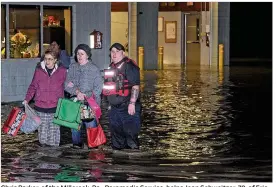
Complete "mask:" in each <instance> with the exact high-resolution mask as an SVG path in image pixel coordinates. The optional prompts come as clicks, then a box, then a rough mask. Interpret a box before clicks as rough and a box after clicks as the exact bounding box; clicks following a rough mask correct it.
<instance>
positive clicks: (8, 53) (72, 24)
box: [1, 3, 75, 60]
mask: <svg viewBox="0 0 278 187" xmlns="http://www.w3.org/2000/svg"><path fill="white" fill-rule="evenodd" d="M1 5H4V6H5V13H6V14H5V16H6V17H5V21H6V23H5V26H6V31H5V32H6V33H5V37H6V43H5V48H6V58H5V59H3V60H10V59H23V60H24V59H28V58H10V42H9V40H7V38H10V32H9V28H10V18H9V14H10V5H12V6H14V5H16V6H24V5H34V6H39V7H40V17H39V19H40V36H39V40H40V41H39V44H40V51H39V56H38V57H35V58H41V56H42V51H43V50H42V49H43V15H44V14H43V8H44V6H53V7H55V6H59V7H70V8H71V14H70V16H71V17H70V19H71V42H70V45H71V47H70V49H71V51H68V53H69V56H72V54H73V44H74V43H75V42H74V41H73V40H74V38H75V33H73V31H74V28H75V24H74V22H73V17H74V15H73V12H74V10H75V5H74V4H65V3H64V4H60V3H57V4H53V3H50V4H47V3H45V4H38V3H37V4H35V3H1ZM33 59H34V58H33Z"/></svg>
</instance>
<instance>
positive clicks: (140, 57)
mask: <svg viewBox="0 0 278 187" xmlns="http://www.w3.org/2000/svg"><path fill="white" fill-rule="evenodd" d="M138 64H139V68H140V70H144V47H138Z"/></svg>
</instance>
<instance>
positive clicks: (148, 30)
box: [137, 2, 159, 70]
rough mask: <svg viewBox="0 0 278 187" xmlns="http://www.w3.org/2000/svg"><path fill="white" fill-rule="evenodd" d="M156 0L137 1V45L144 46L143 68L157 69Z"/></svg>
mask: <svg viewBox="0 0 278 187" xmlns="http://www.w3.org/2000/svg"><path fill="white" fill-rule="evenodd" d="M158 8H159V3H158V2H138V3H137V15H138V16H137V46H143V47H144V54H145V56H144V69H145V70H153V69H157V57H158V53H157V52H158V11H159V9H158Z"/></svg>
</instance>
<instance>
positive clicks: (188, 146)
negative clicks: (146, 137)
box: [149, 70, 223, 164]
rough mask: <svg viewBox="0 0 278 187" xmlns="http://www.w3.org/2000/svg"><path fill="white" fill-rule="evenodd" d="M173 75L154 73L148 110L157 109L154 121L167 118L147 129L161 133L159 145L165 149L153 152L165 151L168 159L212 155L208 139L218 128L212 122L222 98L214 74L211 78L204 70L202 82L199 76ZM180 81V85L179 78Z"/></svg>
mask: <svg viewBox="0 0 278 187" xmlns="http://www.w3.org/2000/svg"><path fill="white" fill-rule="evenodd" d="M206 71H207V70H206ZM178 73H181V72H178ZM175 74H177V72H175V71H164V72H163V73H161V72H160V73H158V74H157V75H158V80H157V84H156V85H155V88H156V92H155V96H154V98H155V99H154V101H153V103H150V107H155V108H156V112H155V114H154V115H155V119H154V121H155V122H156V120H158V119H159V117H162V116H168V119H166V121H163V125H159V126H158V127H155V126H150V127H149V128H151V129H152V130H156V131H157V132H164V133H163V134H162V135H161V138H160V139H159V142H160V143H162V144H163V145H165V146H163V147H161V148H159V147H157V148H156V149H157V150H158V151H161V152H165V151H166V152H167V157H171V158H182V159H194V158H197V157H199V156H201V155H204V154H205V155H208V156H213V155H214V149H213V147H212V146H211V145H213V144H215V141H213V139H208V138H207V137H208V136H210V135H211V134H212V133H211V132H213V131H214V130H215V129H217V128H219V127H220V126H221V124H215V123H213V121H212V119H213V117H214V116H215V115H216V111H217V110H219V107H220V106H221V105H220V104H219V102H220V101H221V100H222V99H223V96H222V95H221V94H219V93H217V90H218V89H217V87H218V82H217V81H218V80H217V74H213V75H212V74H211V72H209V71H207V73H204V74H202V76H205V78H204V77H203V78H204V79H203V80H201V81H200V77H199V76H200V74H198V73H195V74H190V73H189V74H190V76H189V74H187V77H182V76H181V77H178V76H176V75H175ZM185 76H186V75H185ZM177 78H178V79H177ZM183 78H184V80H183V82H182V81H181V80H180V79H183ZM196 88H197V89H196ZM158 122H159V121H158ZM200 139H203V140H200ZM222 143H223V142H222ZM195 164H199V163H198V162H196V163H195Z"/></svg>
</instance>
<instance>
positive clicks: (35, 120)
mask: <svg viewBox="0 0 278 187" xmlns="http://www.w3.org/2000/svg"><path fill="white" fill-rule="evenodd" d="M24 107H25V113H26V119H25V120H24V121H23V123H22V125H21V127H20V131H22V132H24V133H25V134H28V133H31V132H34V131H36V130H37V129H38V128H39V126H40V124H41V123H42V121H41V119H40V117H39V116H38V115H37V113H36V112H35V110H34V109H32V108H31V107H30V105H28V104H25V106H24Z"/></svg>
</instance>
